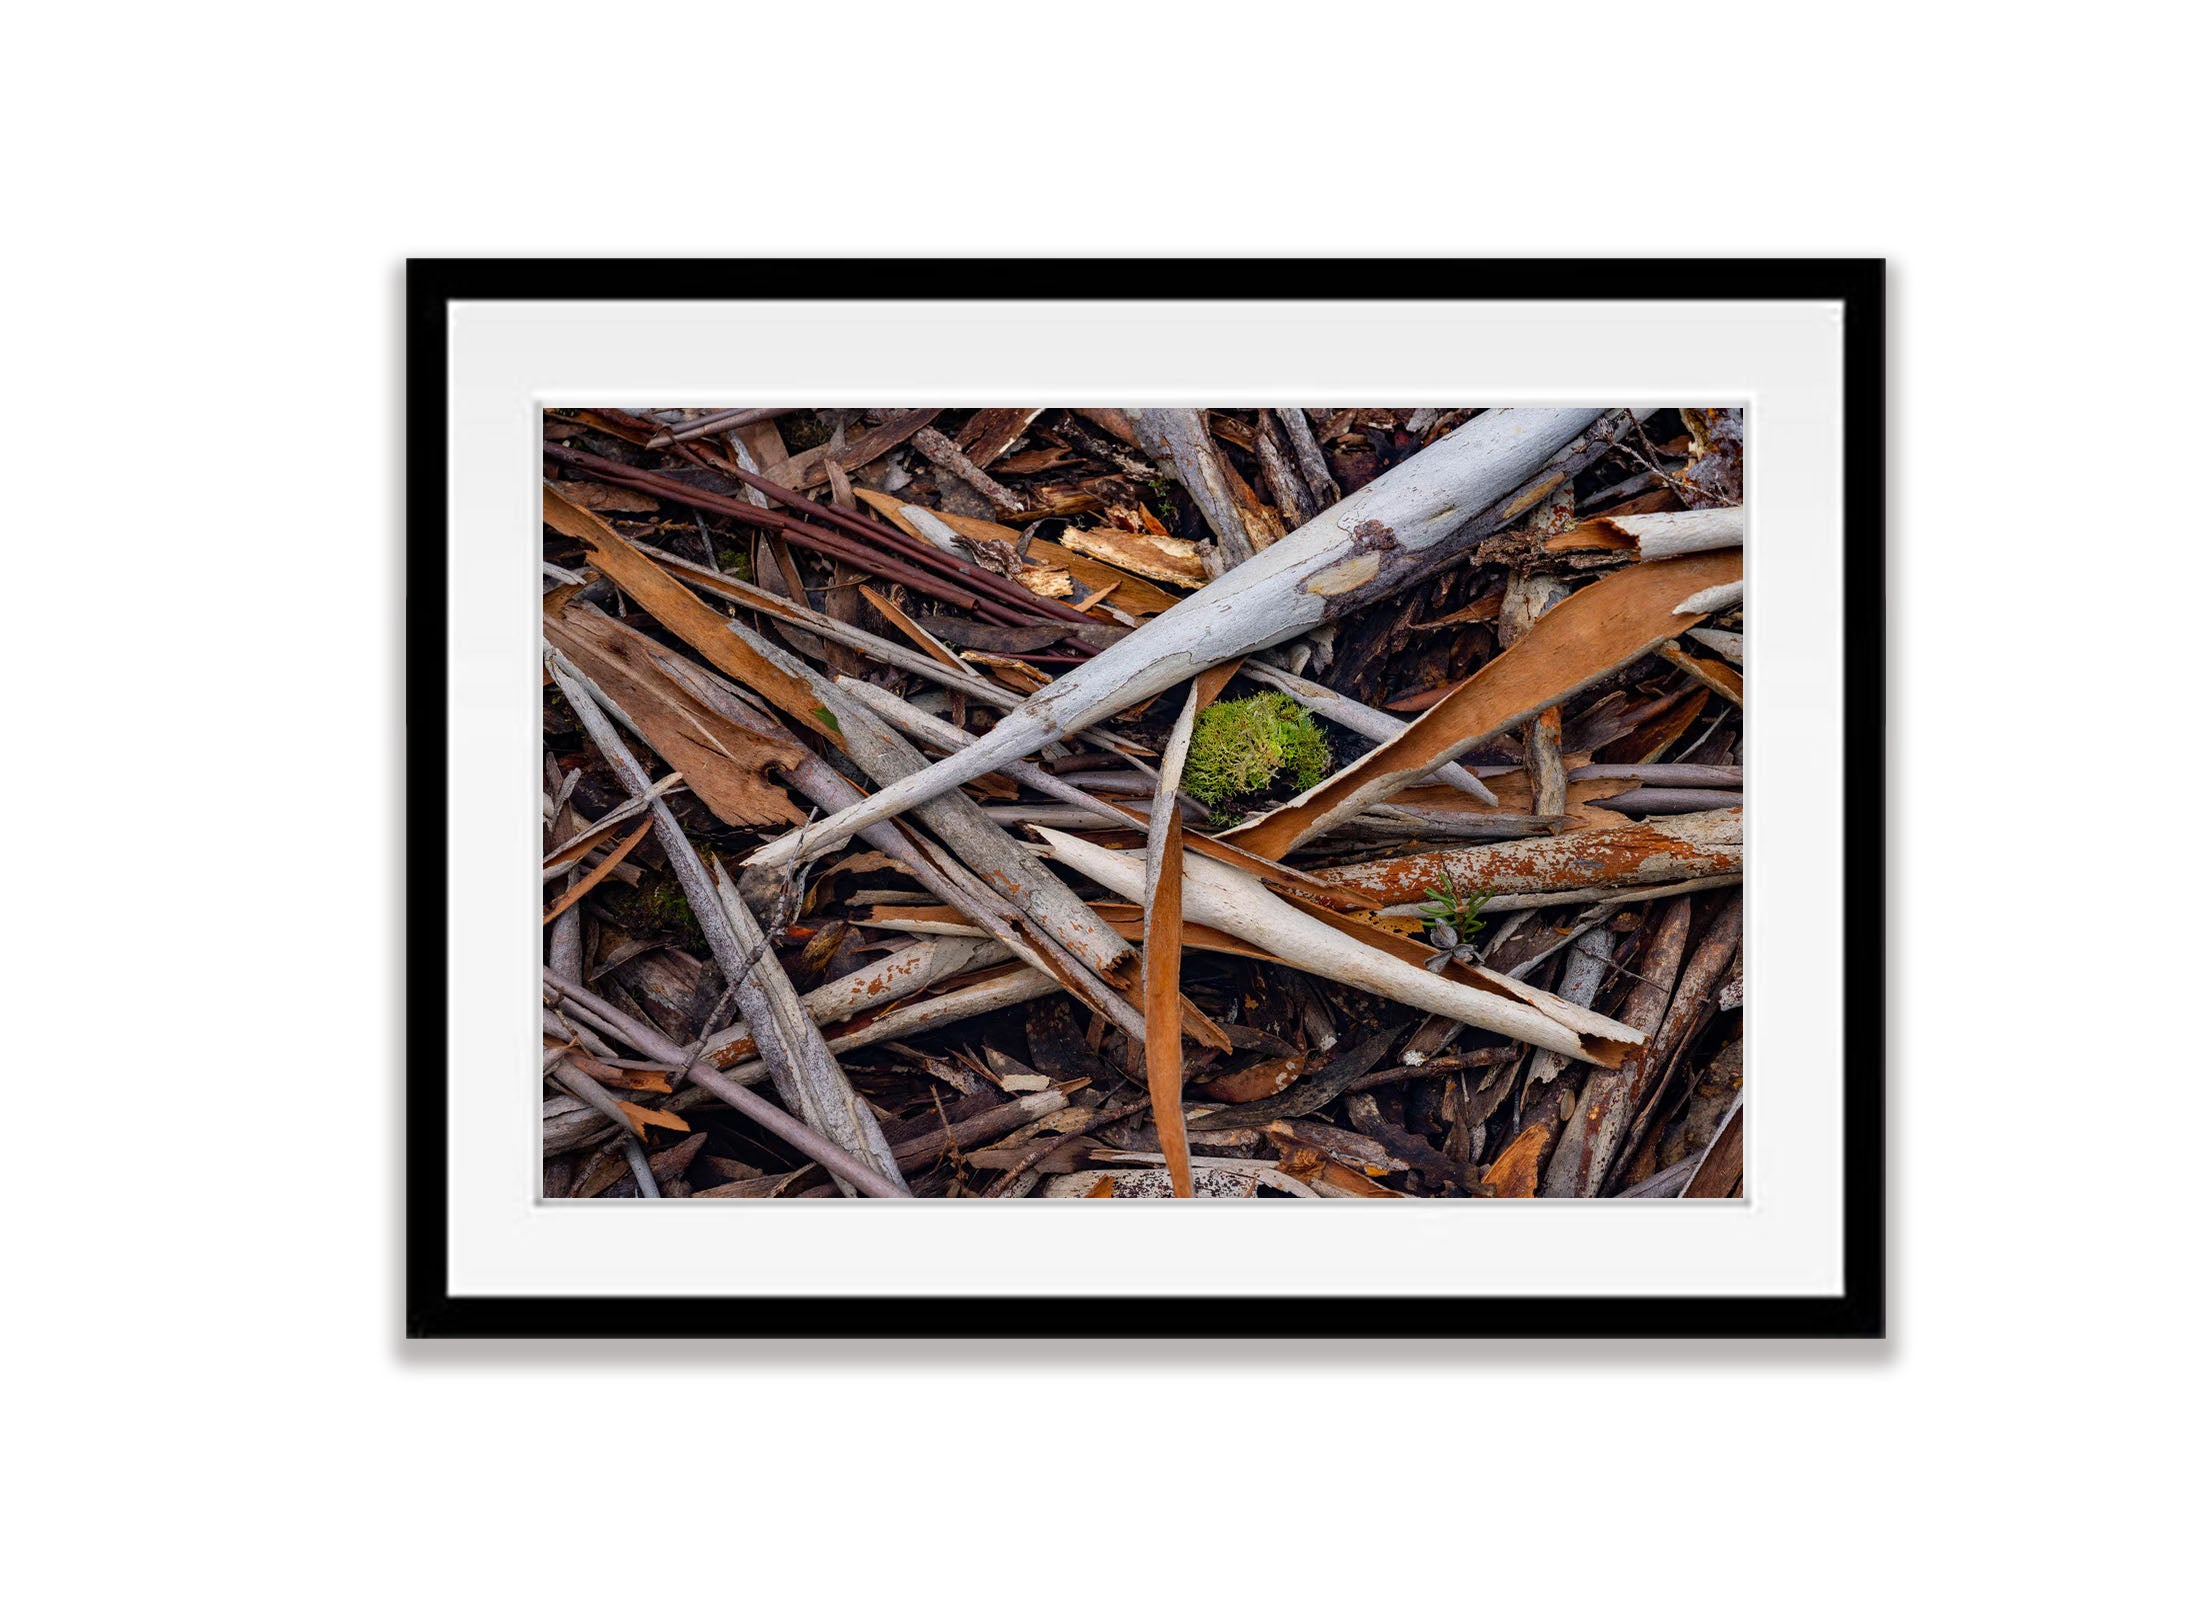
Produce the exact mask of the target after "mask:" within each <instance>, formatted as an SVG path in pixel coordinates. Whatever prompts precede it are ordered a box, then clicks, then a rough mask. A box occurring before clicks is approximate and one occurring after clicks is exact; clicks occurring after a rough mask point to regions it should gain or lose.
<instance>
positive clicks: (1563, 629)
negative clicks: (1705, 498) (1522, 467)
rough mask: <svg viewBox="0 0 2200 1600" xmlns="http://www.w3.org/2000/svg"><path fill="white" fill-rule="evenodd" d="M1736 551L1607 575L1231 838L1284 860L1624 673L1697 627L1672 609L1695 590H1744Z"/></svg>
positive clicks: (1694, 618)
mask: <svg viewBox="0 0 2200 1600" xmlns="http://www.w3.org/2000/svg"><path fill="white" fill-rule="evenodd" d="M1741 576H1742V555H1741V552H1740V551H1739V550H1716V551H1709V552H1706V553H1704V554H1702V555H1695V556H1683V557H1681V558H1680V559H1678V560H1674V561H1656V562H1648V563H1645V564H1643V565H1641V566H1635V567H1628V568H1626V569H1624V570H1622V571H1619V572H1615V573H1613V574H1612V575H1611V576H1610V577H1607V578H1600V579H1598V580H1597V581H1596V582H1595V583H1592V584H1590V585H1588V587H1586V588H1584V589H1581V590H1578V591H1576V592H1575V593H1574V594H1573V595H1571V596H1569V597H1568V598H1567V599H1565V600H1562V601H1560V602H1559V603H1558V604H1557V605H1555V606H1553V607H1552V608H1551V609H1550V610H1549V611H1548V612H1546V613H1545V614H1544V615H1543V617H1542V618H1541V619H1540V620H1538V621H1537V623H1536V624H1535V626H1534V627H1532V628H1530V629H1529V630H1528V632H1527V633H1526V635H1525V636H1523V637H1522V638H1521V640H1520V642H1519V643H1517V644H1515V645H1514V646H1513V647H1512V648H1511V649H1510V650H1507V651H1504V652H1503V653H1502V654H1500V655H1498V656H1497V657H1495V658H1494V659H1492V660H1491V661H1490V663H1489V664H1488V665H1487V666H1485V667H1484V668H1482V670H1481V671H1479V672H1477V673H1476V674H1475V675H1474V676H1473V677H1471V678H1469V679H1468V680H1467V681H1466V682H1465V683H1462V684H1461V685H1460V686H1459V687H1458V688H1456V689H1454V690H1453V691H1452V692H1451V693H1450V694H1448V695H1446V696H1445V697H1444V699H1443V700H1441V701H1440V702H1438V703H1437V704H1436V705H1434V706H1432V707H1430V708H1429V710H1428V711H1427V712H1425V713H1424V714H1423V715H1422V716H1421V717H1420V718H1419V719H1418V720H1416V721H1415V722H1414V723H1413V725H1412V726H1411V727H1409V728H1407V729H1406V731H1405V732H1404V733H1402V734H1400V735H1399V736H1398V737H1397V738H1395V739H1393V740H1391V741H1390V743H1388V744H1386V745H1383V746H1381V747H1379V748H1377V749H1376V750H1373V751H1371V752H1370V753H1369V754H1367V755H1366V756H1363V757H1362V758H1361V759H1360V760H1358V761H1356V762H1354V763H1353V764H1352V765H1351V766H1349V767H1347V768H1345V769H1344V771H1342V772H1340V773H1338V774H1337V775H1336V776H1335V777H1332V778H1330V779H1329V780H1328V781H1327V782H1325V783H1322V784H1319V785H1317V786H1316V787H1314V788H1312V789H1310V790H1308V791H1307V792H1306V793H1305V794H1302V795H1300V796H1299V797H1298V798H1297V799H1296V800H1294V801H1292V802H1291V803H1290V804H1288V805H1286V806H1282V807H1280V808H1278V809H1277V810H1275V811H1272V812H1270V813H1269V814H1268V815H1267V816H1266V817H1263V818H1262V819H1261V820H1260V821H1258V822H1255V823H1252V824H1250V825H1248V826H1246V827H1244V828H1240V829H1238V830H1236V831H1235V832H1233V833H1232V834H1231V835H1230V838H1231V841H1232V842H1233V843H1235V844H1238V845H1242V846H1243V847H1244V848H1246V849H1248V850H1251V851H1254V852H1255V853H1256V854H1259V855H1264V856H1269V857H1272V858H1280V857H1282V856H1284V855H1285V854H1287V853H1288V852H1289V851H1290V850H1291V849H1292V848H1293V847H1294V846H1296V845H1298V844H1301V843H1303V842H1304V841H1306V840H1307V839H1309V838H1311V837H1313V836H1314V835H1315V834H1317V833H1320V832H1322V831H1323V830H1324V829H1325V828H1328V827H1330V826H1333V825H1334V824H1335V823H1337V822H1341V821H1342V820H1344V818H1346V817H1348V816H1350V815H1352V814H1353V813H1355V812H1357V811H1360V810H1363V809H1364V808H1366V807H1367V806H1370V805H1373V804H1375V803H1377V802H1378V801H1381V800H1384V799H1387V798H1388V797H1389V796H1391V795H1393V794H1395V793H1397V792H1398V791H1399V790H1401V789H1403V788H1406V787H1407V786H1408V785H1410V784H1411V783H1413V782H1414V781H1415V780H1416V779H1417V778H1418V777H1419V776H1420V775H1421V774H1422V773H1424V772H1429V771H1432V770H1434V769H1435V768H1436V767H1439V766H1441V765H1442V764H1443V763H1444V762H1446V761H1449V760H1452V759H1453V758H1455V757H1457V756H1459V755H1462V754H1464V753H1465V752H1466V751H1468V750H1471V749H1473V748H1474V747H1475V746H1476V745H1478V744H1482V743H1484V742H1486V741H1487V740H1489V739H1491V738H1494V737H1495V736H1496V735H1498V734H1500V733H1503V732H1504V731H1506V730H1507V729H1508V728H1512V727H1516V726H1518V725H1519V724H1520V723H1522V722H1524V721H1526V720H1527V719H1528V718H1530V717H1532V716H1535V715H1537V714H1538V713H1539V712H1541V711H1542V710H1543V708H1544V707H1545V706H1549V705H1557V704H1558V703H1560V702H1561V701H1563V700H1565V699H1567V698H1568V697H1569V696H1571V695H1573V694H1575V693H1577V692H1579V691H1580V690H1582V689H1584V688H1586V687H1588V686H1589V685H1590V684H1593V683H1595V682H1597V681H1598V680H1599V679H1600V678H1604V677H1606V676H1608V675H1609V674H1611V673H1613V672H1616V671H1618V670H1619V669H1620V668H1621V667H1624V666H1626V665H1627V664H1628V663H1629V662H1631V661H1633V660H1635V659H1636V658H1637V657H1639V656H1642V655H1645V654H1647V653H1648V652H1650V651H1652V650H1654V649H1656V648H1657V647H1658V646H1659V645H1660V644H1662V643H1664V642H1665V641H1666V640H1667V639H1670V638H1672V637H1674V636H1675V635H1676V634H1680V633H1683V632H1686V631H1687V630H1688V629H1690V628H1692V627H1695V626H1696V625H1697V624H1698V623H1700V622H1701V621H1702V620H1703V618H1702V617H1701V616H1700V615H1698V614H1696V613H1694V612H1683V613H1681V614H1680V615H1678V616H1676V615H1674V613H1673V607H1674V606H1675V605H1677V604H1679V603H1680V602H1681V601H1683V600H1686V599H1687V598H1688V597H1689V596H1691V595H1693V594H1696V593H1697V592H1699V591H1701V590H1704V589H1710V588H1714V587H1716V586H1718V585H1721V584H1727V583H1738V582H1739V581H1740V580H1741Z"/></svg>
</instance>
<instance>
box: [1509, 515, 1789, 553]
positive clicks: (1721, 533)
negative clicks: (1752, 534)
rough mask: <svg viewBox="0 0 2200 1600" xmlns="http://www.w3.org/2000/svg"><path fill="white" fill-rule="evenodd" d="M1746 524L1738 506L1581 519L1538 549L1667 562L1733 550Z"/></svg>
mask: <svg viewBox="0 0 2200 1600" xmlns="http://www.w3.org/2000/svg"><path fill="white" fill-rule="evenodd" d="M1747 521H1748V519H1747V518H1745V517H1744V516H1743V515H1742V508H1741V507H1740V506H1714V507H1713V508H1711V509H1710V510H1708V511H1661V512H1653V513H1651V514H1650V515H1648V516H1641V517H1586V518H1584V519H1582V520H1581V521H1579V522H1577V523H1575V524H1574V525H1573V526H1572V527H1571V528H1569V529H1567V530H1566V531H1565V532H1564V533H1562V534H1560V535H1559V536H1558V537H1557V538H1555V539H1552V540H1550V541H1549V542H1548V543H1546V544H1545V545H1544V546H1543V548H1544V549H1545V550H1614V551H1618V552H1619V553H1621V554H1622V555H1629V556H1633V557H1634V558H1635V559H1636V560H1637V561H1670V560H1672V559H1673V558H1674V557H1675V556H1687V555H1694V554H1695V553H1696V552H1697V551H1699V550H1726V549H1730V548H1732V547H1734V546H1736V545H1739V544H1740V543H1741V542H1742V529H1743V528H1744V527H1745V526H1747Z"/></svg>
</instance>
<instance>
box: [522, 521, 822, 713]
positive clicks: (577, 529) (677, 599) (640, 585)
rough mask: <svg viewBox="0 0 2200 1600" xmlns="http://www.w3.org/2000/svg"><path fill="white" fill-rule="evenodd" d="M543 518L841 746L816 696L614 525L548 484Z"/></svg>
mask: <svg viewBox="0 0 2200 1600" xmlns="http://www.w3.org/2000/svg"><path fill="white" fill-rule="evenodd" d="M542 520H543V521H544V522H546V523H548V524H549V525H550V526H551V527H553V528H555V529H557V530H558V532H560V533H562V534H564V535H565V536H566V537H567V538H570V539H578V540H580V541H581V542H582V543H583V544H585V545H587V546H588V547H589V549H590V550H591V551H592V552H593V553H594V554H593V559H594V561H595V564H596V566H597V568H598V569H599V570H601V571H602V573H603V575H604V576H605V577H607V578H609V579H610V580H611V581H612V582H613V583H615V584H617V585H618V586H619V587H620V588H622V589H624V590H625V591H626V592H627V593H628V594H630V595H632V596H633V597H634V603H635V604H636V605H639V606H640V607H641V608H642V609H643V610H644V611H646V612H648V613H649V614H650V615H651V616H653V617H655V618H656V619H657V620H658V621H659V622H661V623H663V624H664V625H665V627H666V628H667V629H669V630H670V631H671V632H672V633H674V634H676V635H677V636H678V637H679V638H680V639H681V640H682V641H684V642H685V643H687V644H688V645H690V646H692V647H693V648H694V649H695V650H696V651H698V652H699V653H700V654H701V655H702V657H703V659H704V660H706V661H708V662H709V663H710V664H711V665H712V666H714V667H716V668H717V669H718V670H719V671H720V672H723V673H724V674H725V675H726V676H727V677H729V678H731V679H733V680H734V681H735V682H736V683H741V684H746V685H747V686H748V687H749V688H751V689H754V690H755V691H756V692H757V693H758V694H760V695H762V696H763V697H764V698H765V699H767V700H769V701H770V702H771V703H772V704H773V705H775V706H777V707H779V709H780V710H782V711H786V712H791V713H792V714H793V716H794V718H795V720H796V722H797V723H798V724H799V725H800V726H802V727H804V728H807V729H809V730H810V731H811V732H813V733H817V734H822V735H823V736H824V737H825V738H827V739H829V740H831V741H832V742H833V743H834V744H836V745H837V744H839V743H840V734H839V733H838V731H836V730H835V729H834V728H833V726H832V724H831V723H830V722H829V721H827V720H826V719H825V718H823V717H821V716H819V715H818V713H819V712H820V711H822V710H824V706H823V704H822V703H821V702H820V701H819V700H818V698H817V697H816V696H815V695H813V694H811V693H810V692H809V691H808V690H807V689H805V688H804V687H803V686H802V685H801V684H800V683H798V682H796V681H795V679H794V678H792V677H790V676H789V675H788V674H787V673H785V672H783V671H781V670H780V669H778V668H776V667H774V666H773V665H772V664H771V663H770V662H768V661H766V660H765V659H764V658H763V657H761V656H759V655H758V654H757V653H756V652H755V651H753V650H751V649H749V648H748V647H747V646H746V645H744V644H743V643H742V642H741V641H740V640H738V639H734V638H730V637H728V635H727V633H726V628H725V618H723V617H721V616H719V615H718V613H717V612H715V611H713V610H711V608H710V607H709V606H706V605H705V604H703V602H702V601H700V600H698V599H696V598H695V596H693V595H692V594H690V593H688V592H687V590H685V589H683V588H682V587H681V586H680V585H679V583H677V582H676V581H675V580H674V579H672V578H670V577H668V576H667V575H666V574H665V573H663V572H662V571H660V570H659V569H658V567H657V564H656V563H655V562H653V561H651V560H650V559H649V557H647V556H645V555H643V554H642V552H641V551H639V550H637V549H635V548H634V546H632V545H631V544H628V543H627V542H626V541H625V540H624V539H622V538H620V537H619V536H618V535H617V534H616V533H613V532H612V531H611V526H610V524H609V523H607V522H605V521H603V520H602V519H601V518H599V517H596V516H593V515H591V514H590V513H588V512H586V511H583V510H582V509H581V508H580V507H579V506H577V505H574V504H573V503H572V502H571V501H569V500H567V499H566V498H565V497H564V496H562V495H560V494H559V493H558V491H557V490H556V489H554V488H552V487H551V486H550V485H549V484H547V483H546V484H544V485H543V486H542Z"/></svg>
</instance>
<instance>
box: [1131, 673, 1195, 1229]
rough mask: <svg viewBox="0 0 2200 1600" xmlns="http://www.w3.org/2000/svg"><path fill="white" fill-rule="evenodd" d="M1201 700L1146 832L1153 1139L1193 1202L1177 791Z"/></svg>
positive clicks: (1164, 761)
mask: <svg viewBox="0 0 2200 1600" xmlns="http://www.w3.org/2000/svg"><path fill="white" fill-rule="evenodd" d="M1198 716H1199V696H1198V695H1197V694H1191V695H1187V696H1185V698H1184V709H1183V711H1181V712H1180V713H1178V715H1177V719H1176V727H1175V729H1174V730H1173V731H1172V732H1171V733H1170V735H1169V743H1168V747H1167V748H1166V749H1164V750H1163V751H1162V752H1161V775H1160V777H1159V778H1158V779H1157V780H1156V782H1155V785H1154V799H1153V814H1152V817H1151V819H1150V820H1149V821H1148V823H1147V828H1146V884H1145V889H1146V892H1145V895H1144V896H1143V899H1142V904H1143V905H1144V906H1145V908H1146V955H1145V978H1146V989H1145V996H1144V998H1145V1009H1146V1092H1147V1093H1148V1094H1150V1095H1151V1096H1152V1097H1153V1126H1154V1135H1155V1137H1156V1138H1158V1139H1159V1140H1160V1141H1161V1153H1162V1155H1163V1156H1165V1157H1167V1158H1168V1164H1169V1186H1170V1188H1171V1190H1172V1191H1173V1192H1174V1193H1175V1195H1176V1198H1177V1199H1179V1200H1189V1199H1190V1198H1191V1197H1192V1147H1191V1142H1190V1139H1189V1137H1188V1136H1187V1135H1186V1133H1185V1131H1184V1044H1183V1040H1182V1039H1181V1038H1180V1037H1179V1036H1178V1034H1177V1029H1178V1027H1179V1026H1180V1025H1181V1023H1182V1019H1183V1007H1182V1006H1181V1005H1180V1004H1179V1000H1178V995H1177V987H1176V985H1177V978H1178V976H1179V974H1180V973H1181V971H1182V969H1183V955H1184V811H1183V808H1182V807H1181V806H1179V805H1178V804H1177V784H1178V783H1179V782H1180V781H1181V780H1182V779H1183V776H1184V755H1185V752H1186V751H1188V750H1189V749H1190V748H1191V744H1192V724H1193V722H1194V721H1196V720H1197V719H1198Z"/></svg>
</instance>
